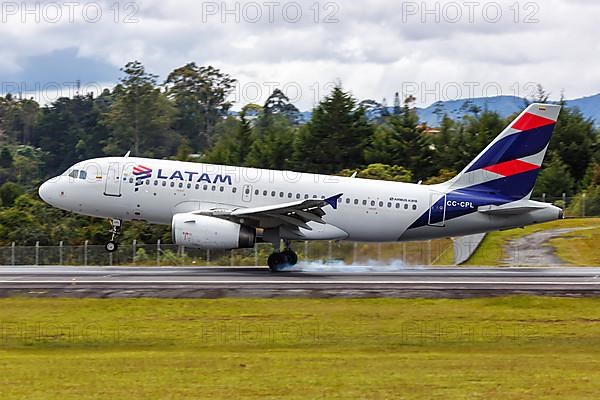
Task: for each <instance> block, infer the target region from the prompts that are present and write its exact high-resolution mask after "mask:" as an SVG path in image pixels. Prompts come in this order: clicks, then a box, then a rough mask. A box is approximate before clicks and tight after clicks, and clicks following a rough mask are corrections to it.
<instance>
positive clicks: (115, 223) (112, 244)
mask: <svg viewBox="0 0 600 400" xmlns="http://www.w3.org/2000/svg"><path fill="white" fill-rule="evenodd" d="M110 224H111V225H112V230H111V232H112V236H111V238H110V241H109V242H108V243H106V244H105V245H104V249H106V251H108V252H109V253H114V252H115V251H117V248H118V247H119V245H118V243H117V239H118V237H119V235H120V234H121V220H120V219H113V220H111V222H110Z"/></svg>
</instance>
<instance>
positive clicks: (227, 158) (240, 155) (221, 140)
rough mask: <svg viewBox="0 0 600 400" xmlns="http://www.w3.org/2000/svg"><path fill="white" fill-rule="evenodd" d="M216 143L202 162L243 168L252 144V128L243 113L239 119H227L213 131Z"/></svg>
mask: <svg viewBox="0 0 600 400" xmlns="http://www.w3.org/2000/svg"><path fill="white" fill-rule="evenodd" d="M215 131H216V133H215V138H216V142H215V144H214V146H213V147H212V148H211V149H210V150H209V151H208V152H207V153H206V155H205V156H204V158H203V161H204V162H209V163H216V164H228V165H239V166H245V165H247V164H246V159H247V157H248V153H249V152H250V150H251V147H252V142H253V133H252V127H251V126H250V123H249V121H248V120H247V119H246V116H245V113H244V112H243V111H242V112H241V113H240V119H239V120H238V119H236V118H234V117H229V118H227V119H226V120H225V121H223V122H222V123H220V124H219V125H217V127H216V129H215Z"/></svg>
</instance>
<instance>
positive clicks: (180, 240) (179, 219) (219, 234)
mask: <svg viewBox="0 0 600 400" xmlns="http://www.w3.org/2000/svg"><path fill="white" fill-rule="evenodd" d="M171 228H172V235H173V242H174V243H175V244H178V245H182V246H186V247H192V248H197V249H218V250H226V249H241V248H251V247H254V244H255V243H256V229H254V228H251V227H248V226H245V225H241V224H238V223H236V222H232V221H228V220H225V219H220V218H215V217H207V216H204V215H195V214H193V213H183V214H175V215H174V216H173V221H172V224H171Z"/></svg>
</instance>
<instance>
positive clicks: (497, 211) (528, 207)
mask: <svg viewBox="0 0 600 400" xmlns="http://www.w3.org/2000/svg"><path fill="white" fill-rule="evenodd" d="M546 207H547V204H544V203H534V202H529V201H527V202H516V203H509V204H504V205H501V206H495V205H489V206H480V207H479V208H477V211H479V212H480V213H484V214H491V215H514V214H525V213H528V212H530V211H535V210H541V209H543V208H546Z"/></svg>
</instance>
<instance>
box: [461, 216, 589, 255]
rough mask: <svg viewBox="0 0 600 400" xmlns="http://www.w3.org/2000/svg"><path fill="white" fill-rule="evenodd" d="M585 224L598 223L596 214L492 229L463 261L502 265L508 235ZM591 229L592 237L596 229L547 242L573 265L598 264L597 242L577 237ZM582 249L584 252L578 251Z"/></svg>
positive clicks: (516, 236)
mask: <svg viewBox="0 0 600 400" xmlns="http://www.w3.org/2000/svg"><path fill="white" fill-rule="evenodd" d="M585 227H600V218H581V219H565V220H559V221H552V222H547V223H545V224H539V225H531V226H528V227H526V228H522V229H521V228H518V229H510V230H506V231H499V232H492V233H489V234H488V235H487V236H486V238H485V239H484V240H483V242H482V243H481V246H479V248H478V249H477V251H476V252H475V254H473V256H472V257H471V258H470V259H469V260H468V261H467V262H466V263H465V264H463V265H490V266H497V265H502V261H503V260H504V259H505V257H506V254H505V253H504V248H505V246H506V244H507V243H508V241H509V240H511V239H516V238H520V237H523V236H527V235H530V234H532V233H534V232H539V231H542V230H550V229H563V228H585ZM591 232H596V237H597V236H598V235H600V230H599V229H594V230H590V231H589V232H588V231H578V232H573V233H569V234H565V235H562V236H563V237H565V238H569V237H571V239H570V240H569V239H564V240H563V239H559V238H557V239H553V240H551V241H550V244H551V245H554V246H556V247H557V254H558V256H559V257H560V258H561V259H562V260H564V261H565V262H567V263H572V264H575V265H600V246H597V245H595V246H594V245H593V240H592V238H591V237H590V238H588V239H587V240H583V241H581V240H580V238H582V237H583V238H586V237H588V236H587V235H591V234H592V233H591ZM596 243H598V242H596ZM584 250H585V253H580V252H583V251H584ZM593 260H595V261H593Z"/></svg>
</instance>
